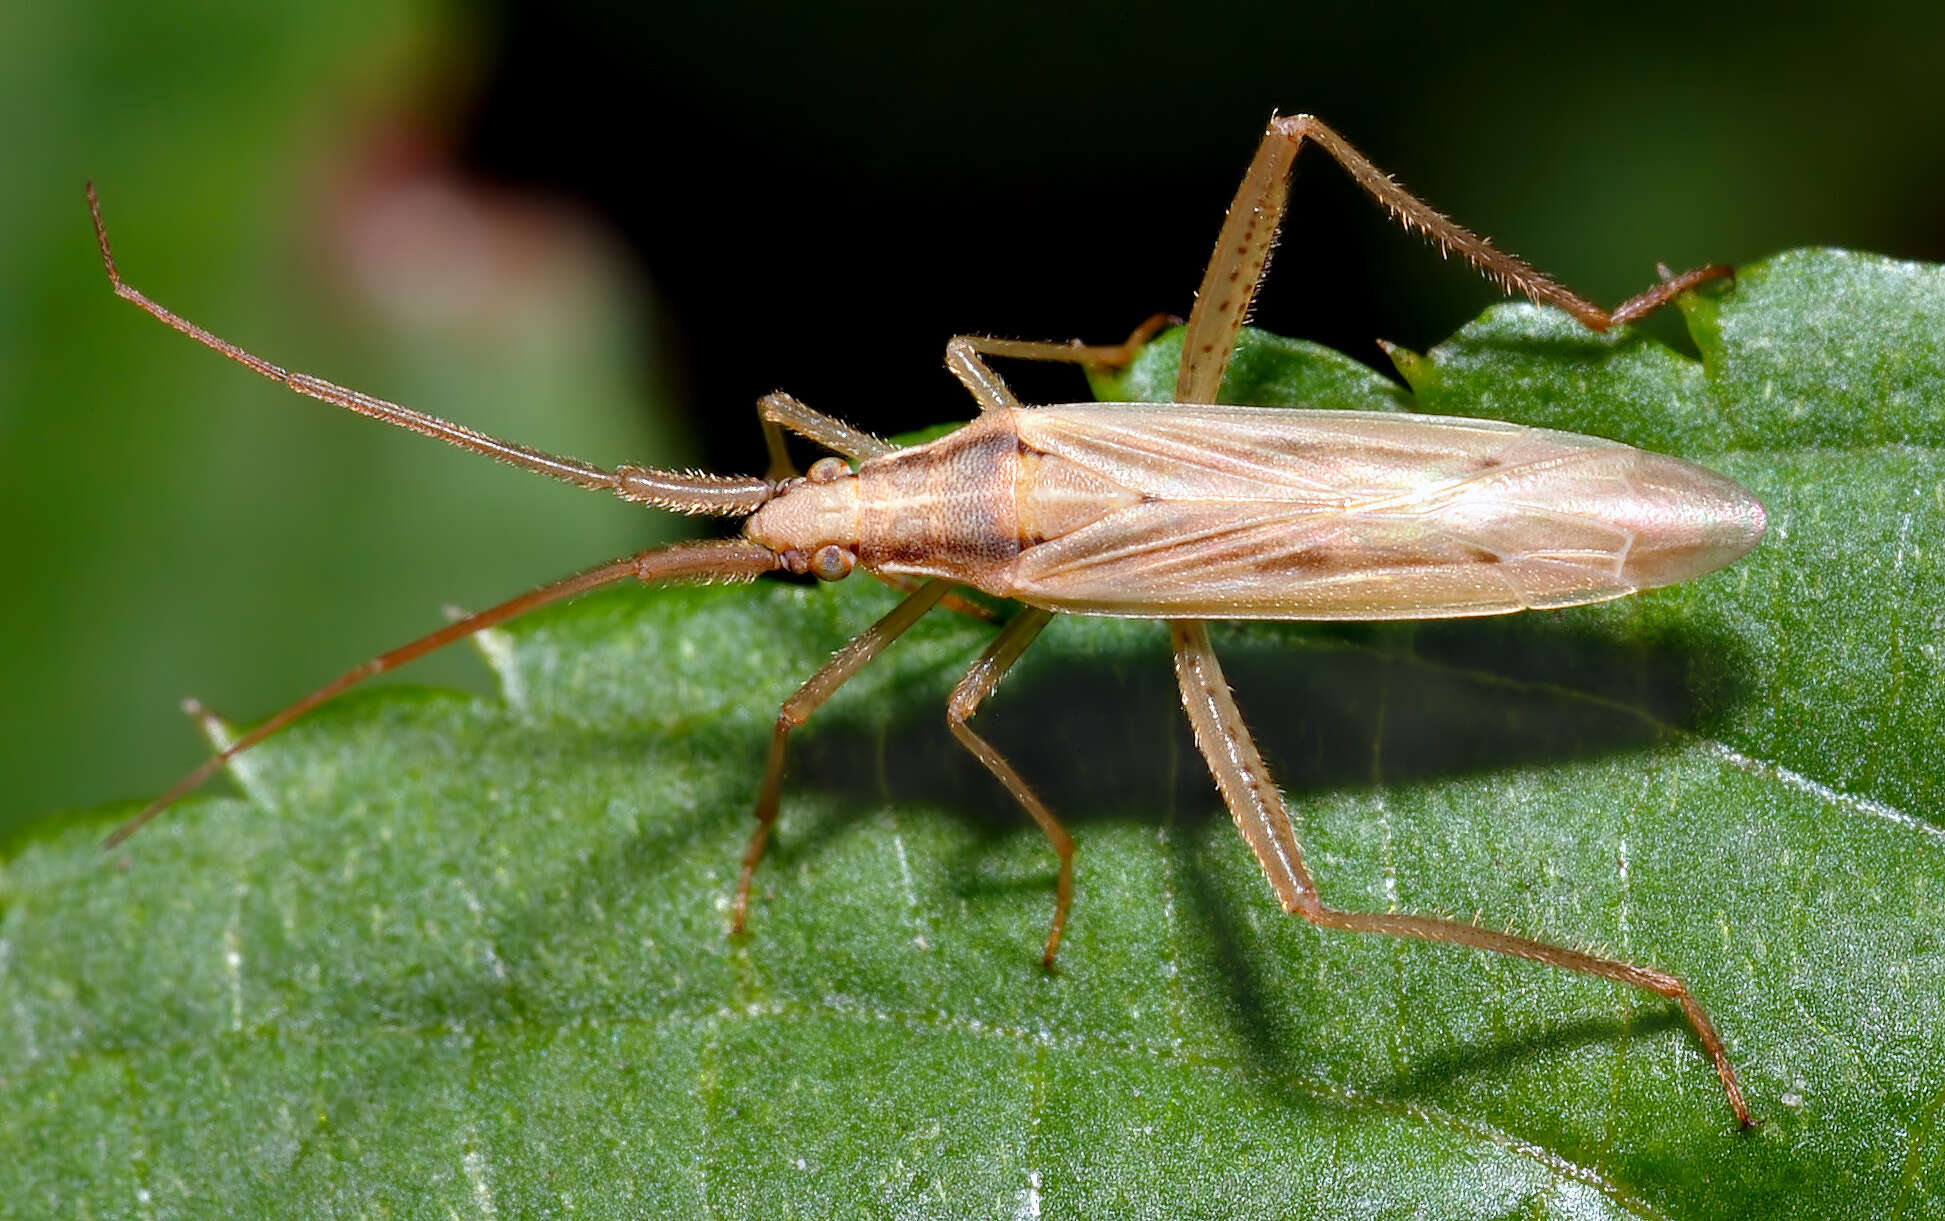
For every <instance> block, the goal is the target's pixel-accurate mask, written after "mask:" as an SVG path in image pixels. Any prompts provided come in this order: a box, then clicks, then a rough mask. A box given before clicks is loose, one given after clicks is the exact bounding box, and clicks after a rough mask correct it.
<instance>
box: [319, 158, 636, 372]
mask: <svg viewBox="0 0 1945 1221" xmlns="http://www.w3.org/2000/svg"><path fill="white" fill-rule="evenodd" d="M331 181H332V184H333V185H332V189H331V190H330V191H329V192H328V194H326V195H325V198H326V199H327V201H328V203H327V211H326V213H325V215H324V217H323V224H322V226H321V230H322V231H321V233H320V238H321V239H322V242H323V245H324V251H323V254H324V263H325V267H326V271H327V274H330V275H332V276H334V277H335V278H336V279H337V281H338V283H339V285H340V287H341V288H342V290H343V291H344V292H345V293H346V294H347V295H348V296H351V297H352V298H354V299H355V301H356V302H357V303H358V305H359V306H360V307H361V309H364V310H367V311H369V312H371V313H374V314H376V315H378V318H377V321H378V322H380V323H381V324H384V325H391V326H397V327H410V328H423V329H434V330H441V331H454V332H460V333H462V334H466V335H468V336H469V337H473V338H480V339H487V340H492V341H521V342H539V343H549V342H557V341H559V340H560V339H561V338H562V337H563V336H562V332H563V331H574V330H579V329H581V328H583V327H585V326H588V325H590V324H592V323H593V322H594V321H595V318H596V315H597V314H598V313H600V312H603V311H606V310H609V309H612V308H613V303H614V301H615V294H616V291H617V289H618V288H619V285H618V284H617V283H616V277H615V271H614V269H615V268H616V267H618V266H623V265H624V264H622V263H621V261H620V256H621V255H622V254H623V252H622V251H621V250H620V248H619V243H618V242H616V241H615V240H614V239H613V237H612V236H611V235H610V234H609V233H608V232H607V231H606V230H605V229H604V228H603V227H602V226H601V225H600V223H599V222H598V221H597V220H596V219H595V218H594V217H593V216H592V215H590V214H589V213H587V212H585V211H584V210H583V209H581V208H580V207H578V206H576V205H574V204H571V203H567V202H563V201H559V200H550V199H545V198H541V197H537V196H533V195H527V194H523V193H520V192H518V191H515V190H509V189H506V188H501V187H496V186H493V185H489V184H487V183H484V182H481V181H478V180H474V179H470V178H467V177H464V176H462V175H461V174H460V173H458V172H457V171H455V170H454V169H452V168H451V167H450V166H448V165H446V164H444V163H443V160H442V158H441V155H440V151H439V150H437V149H435V148H433V147H431V146H430V145H429V144H427V143H426V142H425V141H424V140H421V139H417V138H413V137H393V138H391V139H387V140H380V141H374V142H373V144H372V145H371V146H368V148H367V149H366V150H365V152H364V155H363V156H362V157H360V158H358V159H357V160H356V161H355V162H354V163H353V164H350V165H345V166H341V167H339V169H338V170H337V171H336V172H335V173H333V174H332V175H331Z"/></svg>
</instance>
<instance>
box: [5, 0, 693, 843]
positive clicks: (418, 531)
mask: <svg viewBox="0 0 1945 1221" xmlns="http://www.w3.org/2000/svg"><path fill="white" fill-rule="evenodd" d="M0 23H3V24H4V25H5V26H7V27H9V28H7V29H6V30H5V31H4V33H0V82H5V84H4V85H3V86H0V87H3V88H6V89H8V90H10V91H12V92H13V93H14V94H15V95H16V96H15V97H14V98H12V99H9V101H8V103H7V104H5V105H0V113H4V114H5V115H6V116H7V117H6V120H5V122H6V124H7V129H6V130H5V132H4V134H0V145H4V146H5V147H6V148H7V150H8V153H7V157H8V173H7V177H8V180H9V184H10V185H9V189H8V190H7V191H6V192H5V193H4V196H3V197H0V209H4V211H5V215H4V216H0V282H4V284H5V286H6V288H5V292H4V294H0V311H4V312H0V512H4V515H5V521H6V523H7V524H6V528H5V531H4V534H3V535H0V572H4V574H5V575H4V578H0V580H4V582H5V585H6V588H7V595H6V597H5V598H0V675H4V679H0V682H3V683H4V690H5V697H6V698H5V700H4V701H3V702H0V775H3V776H5V777H6V780H7V783H6V785H5V793H4V796H0V830H4V829H6V828H8V827H11V826H14V825H17V824H18V823H20V822H21V821H23V820H25V819H28V818H31V817H33V816H35V815H37V814H45V813H48V812H49V811H51V810H52V809H54V808H55V807H57V806H60V805H74V804H80V803H89V802H97V801H101V800H105V799H108V798H111V797H127V796H132V795H134V794H136V793H140V792H143V791H150V790H153V789H155V788H156V787H157V786H159V785H160V784H162V783H164V782H165V781H166V780H167V778H168V777H169V776H170V775H171V774H174V773H177V772H180V771H181V770H184V769H185V768H186V766H187V765H188V764H190V763H192V762H193V761H194V760H195V759H196V757H197V756H198V754H199V753H200V749H199V746H198V743H197V742H196V740H195V735H194V733H193V730H192V729H191V727H190V726H189V725H188V723H187V722H186V721H184V720H183V719H182V718H181V716H180V715H179V714H178V712H177V711H176V705H177V703H178V701H179V700H180V699H181V698H182V697H183V696H185V695H190V694H194V695H196V696H198V697H200V698H201V699H203V700H205V701H207V702H208V703H210V704H211V705H213V706H214V707H216V708H218V709H223V710H231V709H235V710H238V711H239V712H248V713H253V714H256V713H262V712H263V711H265V710H266V709H268V708H271V707H274V706H276V705H278V704H280V703H282V702H283V701H285V700H288V699H290V698H294V697H295V696H296V695H298V694H300V693H302V692H303V691H306V690H309V689H310V688H311V687H313V686H316V685H318V684H319V683H321V682H322V681H323V680H325V679H327V678H329V677H330V676H331V675H332V674H334V673H336V672H337V671H338V670H340V669H342V668H345V667H348V666H349V665H351V664H353V663H354V662H356V661H358V660H360V659H362V658H363V657H366V656H369V655H371V654H373V653H375V652H377V651H379V650H380V649H383V648H387V647H390V646H391V645H394V644H397V643H400V642H401V641H403V640H406V639H409V638H411V637H413V636H415V635H418V634H419V633H421V632H423V631H426V630H430V629H431V628H433V627H436V626H438V625H439V624H440V623H441V622H443V620H442V619H441V617H440V607H441V604H442V603H444V602H456V603H460V604H466V605H473V606H479V605H484V604H488V603H490V602H495V601H498V600H500V599H501V598H503V597H506V596H510V595H511V594H512V593H514V592H517V591H518V590H520V589H522V588H524V587H526V586H529V585H532V584H536V583H538V582H540V581H542V580H545V579H548V578H550V577H554V576H558V575H562V574H564V573H566V572H569V571H572V570H574V569H577V568H579V567H583V566H585V565H586V564H589V563H592V562H595V561H598V560H601V559H605V558H608V557H609V556H610V555H613V554H618V553H623V552H625V551H627V550H630V549H632V548H634V547H636V546H639V545H641V544H642V543H644V542H647V541H652V540H654V539H656V538H658V537H666V536H667V535H668V534H669V533H670V532H671V530H672V529H673V527H671V525H670V524H669V523H668V522H666V521H665V520H662V519H659V518H657V517H656V516H654V515H651V514H643V513H641V512H639V511H634V512H631V511H629V510H628V509H627V508H626V507H625V506H622V505H620V504H618V503H606V504H604V503H602V502H601V501H599V500H597V499H595V498H593V497H590V496H587V495H586V494H585V493H577V492H574V491H572V490H569V489H566V488H563V487H559V486H549V485H547V484H545V483H544V482H542V481H539V480H535V479H533V478H531V477H526V476H521V475H519V474H516V473H514V472H512V471H509V470H505V469H497V468H495V467H493V466H492V464H490V463H486V462H482V461H479V460H478V459H473V458H469V457H467V456H465V455H461V454H458V453H456V452H453V451H449V450H446V449H445V448H444V447H441V446H438V445H435V444H432V443H430V442H426V441H421V440H416V439H413V438H408V437H405V436H403V435H402V434H397V433H393V432H391V431H390V430H386V429H382V428H377V427H374V426H372V425H371V424H369V423H367V422H365V421H362V420H359V419H356V418H354V417H352V416H350V415H349V414H348V413H344V412H339V411H336V410H334V409H329V408H325V407H322V406H321V405H318V404H315V403H310V402H307V401H305V400H303V399H300V398H297V397H296V396H294V395H291V394H289V393H288V392H287V391H284V390H282V389H280V388H278V387H277V386H275V385H272V384H269V383H266V382H264V381H262V380H260V379H258V378H256V377H254V376H252V375H250V374H248V373H246V372H244V371H243V370H241V369H239V368H237V367H236V366H234V365H231V364H229V363H228V362H226V361H224V360H222V359H220V358H218V357H216V356H214V355H212V354H211V353H209V352H206V351H204V350H202V349H200V348H198V347H197V346H195V345H194V344H192V343H190V342H188V341H187V340H185V339H183V338H181V337H179V336H177V335H175V334H172V333H171V332H169V331H168V330H166V329H165V328H163V327H162V326H160V325H158V324H157V323H155V322H152V321H150V320H149V319H147V318H145V317H143V316H142V315H141V314H139V313H138V312H136V311H135V310H134V309H132V308H131V307H129V306H127V305H124V304H122V303H120V302H118V301H116V300H115V299H114V298H113V297H112V296H111V295H110V294H109V291H108V287H107V284H106V282H105V281H104V279H103V277H102V274H101V267H100V263H99V261H98V260H97V259H96V257H95V255H94V254H93V252H92V245H93V243H92V239H91V237H90V233H89V226H88V219H87V212H86V210H85V207H84V204H83V201H82V191H81V187H82V182H83V180H84V179H94V180H95V181H96V182H97V183H98V185H99V188H100V190H101V194H102V201H103V206H104V210H105V213H106V218H107V221H108V224H109V228H110V231H111V233H112V234H113V236H114V238H115V240H116V243H117V248H118V255H119V257H120V262H121V265H122V268H123V270H124V271H125V273H126V274H127V277H128V279H129V281H130V283H132V284H134V285H135V286H136V287H138V288H141V289H143V290H144V291H146V292H148V293H149V295H151V296H153V297H155V298H156V299H157V300H159V301H161V302H163V303H164V304H166V305H169V306H171V307H172V308H175V309H177V310H179V311H181V312H182V313H184V314H187V315H188V316H190V317H192V318H194V319H195V320H197V321H199V322H201V323H203V324H205V325H207V326H209V327H210V328H211V329H213V330H215V331H217V332H218V333H220V334H223V335H225V336H226V337H228V338H231V339H232V340H234V341H235V342H237V343H239V344H242V345H244V346H246V347H249V348H251V349H253V350H255V351H256V352H258V353H259V354H261V355H263V356H265V357H266V358H268V359H272V360H275V361H277V362H279V363H282V364H285V365H288V366H290V367H293V368H299V369H306V370H310V371H313V372H318V373H320V374H322V375H325V376H328V377H331V378H333V379H334V380H339V381H343V382H346V383H348V384H352V385H355V386H357V387H359V388H360V389H364V390H367V391H369V392H372V393H377V394H382V395H385V396H386V397H392V398H398V399H403V400H406V401H409V402H411V403H413V404H415V405H417V406H419V407H421V408H424V409H427V410H431V411H434V412H437V413H442V414H448V415H452V416H456V417H459V418H462V419H464V420H465V421H467V422H468V423H470V424H473V425H475V426H478V427H482V428H486V429H489V430H492V431H496V432H500V433H503V434H509V435H512V436H515V437H519V438H522V439H525V440H528V441H531V442H533V443H535V444H540V445H547V446H553V447H556V448H558V449H560V450H563V451H567V452H577V451H578V452H582V453H586V454H588V455H590V456H599V457H602V458H608V459H618V458H620V457H623V456H627V455H635V456H639V455H642V454H645V453H661V454H664V455H667V456H671V457H672V456H673V454H672V453H671V450H672V449H673V448H674V446H673V438H672V436H671V433H670V432H669V431H668V430H667V429H666V428H664V427H663V426H662V425H661V424H659V423H657V422H656V420H657V419H658V417H657V415H656V414H655V413H654V410H653V408H654V404H655V403H656V402H657V401H658V399H659V397H660V396H658V395H657V394H656V393H654V392H653V389H652V387H651V386H648V385H646V384H644V379H643V378H642V377H641V376H640V371H641V367H642V365H641V355H640V352H641V347H640V345H641V331H642V324H643V306H644V304H645V303H644V302H643V301H642V300H641V299H640V296H639V291H638V290H637V289H636V288H634V287H632V286H630V285H629V284H628V282H627V277H626V274H625V267H624V265H623V264H622V260H621V259H620V258H619V257H613V258H612V261H613V262H614V264H615V265H614V266H611V267H596V268H595V269H594V270H593V271H592V272H589V273H587V275H586V276H585V279H586V283H583V284H578V285H567V286H564V287H559V288H557V289H556V290H555V292H554V298H553V303H554V304H556V305H557V306H559V307H560V308H561V309H562V312H563V313H569V314H572V315H573V317H572V318H571V319H569V318H563V319H560V320H559V321H558V323H557V324H556V325H550V326H539V327H534V328H530V329H529V330H528V331H527V333H525V334H518V335H516V334H512V333H511V332H510V330H509V328H508V327H507V326H506V325H504V324H503V323H501V322H497V321H496V320H495V319H494V318H493V317H491V316H490V315H489V316H487V317H486V319H485V320H484V321H481V320H480V318H479V316H478V312H477V311H476V312H475V313H474V314H473V315H470V316H469V315H466V314H465V312H464V311H463V310H462V311H458V313H459V315H460V316H459V317H458V320H457V321H450V320H444V321H442V320H441V319H439V318H432V319H430V320H427V319H423V318H414V317H412V316H410V315H409V313H408V312H406V311H402V310H393V311H391V312H389V313H387V312H385V311H382V310H380V309H378V308H377V307H375V306H374V305H373V303H372V300H371V297H370V294H369V293H365V294H363V295H361V294H360V293H359V291H358V289H357V286H356V285H355V284H354V283H353V281H352V277H351V276H350V275H348V274H334V273H343V272H345V269H346V266H347V264H349V263H350V262H351V261H352V256H351V255H348V254H347V253H346V252H345V250H344V249H343V248H342V246H341V245H333V242H334V240H337V239H336V238H334V234H337V233H340V232H341V231H342V230H343V229H344V228H345V227H346V226H347V225H352V224H356V223H358V222H357V218H356V217H347V216H346V215H345V214H346V212H347V210H348V209H350V208H353V207H356V206H359V202H360V200H359V197H357V196H356V195H355V192H356V191H357V190H358V189H359V188H360V186H361V184H363V183H364V182H365V181H366V180H368V179H372V178H374V177H376V175H375V174H374V171H373V168H372V164H371V163H372V162H373V160H374V159H376V158H377V157H379V156H382V155H383V154H382V150H377V151H375V150H374V147H373V146H374V145H377V144H379V143H380V142H381V141H382V140H383V139H384V138H385V137H386V134H387V132H388V131H389V129H390V127H391V126H393V125H397V124H400V123H403V122H406V121H407V120H406V119H401V118H400V116H401V115H406V116H412V115H418V114H419V113H420V112H421V111H422V110H423V109H424V108H425V107H427V106H429V105H430V104H431V101H430V97H429V95H430V94H431V93H432V92H433V91H434V85H433V84H432V82H435V81H437V80H439V79H441V78H442V77H445V76H449V75H453V74H458V73H462V72H465V71H469V70H471V66H470V65H468V64H467V63H465V62H464V61H465V59H466V57H467V56H468V54H469V51H468V46H467V44H468V40H469V38H470V37H471V26H472V25H473V24H474V23H473V22H472V21H470V20H468V19H464V18H463V16H462V15H461V14H458V13H455V12H453V11H451V10H450V9H449V8H448V7H447V6H444V5H439V4H430V3H427V4H397V3H353V4H344V5H316V6H311V5H263V4H257V3H231V4H212V5H200V6H193V7H186V8H185V7H181V6H161V7H159V8H158V7H154V6H146V5H108V6H63V5H12V6H7V12H6V15H5V16H4V17H0ZM15 101H17V102H19V103H20V104H19V105H14V104H13V102H15ZM423 121H425V122H432V121H434V120H433V119H432V118H431V117H430V116H427V117H425V118H424V119H423ZM380 186H382V183H381V184H380ZM462 211H463V209H462ZM570 236H572V235H570ZM609 245H610V246H612V243H609ZM611 254H612V252H611ZM545 257H546V256H545V253H544V252H543V253H542V254H540V255H537V256H536V258H537V259H540V260H542V261H544V259H545ZM443 270H444V272H445V274H446V275H447V276H449V277H450V278H451V279H452V280H454V281H457V282H458V283H459V284H460V285H461V288H460V289H458V290H455V291H459V292H462V293H465V292H473V293H489V292H505V293H512V292H516V291H518V290H519V289H520V288H521V285H519V284H514V285H512V286H510V287H509V286H507V285H504V284H495V283H488V284H487V285H486V286H485V287H484V288H481V287H480V286H479V285H478V284H477V282H476V281H477V280H478V278H479V273H478V272H477V270H475V269H469V268H468V267H466V266H464V265H453V266H447V267H445V268H444V269H443ZM568 272H569V273H575V268H573V267H569V269H568ZM543 287H544V286H543ZM461 304H462V305H466V304H471V303H470V302H462V303H461ZM517 305H518V303H517V302H516V303H515V306H514V307H510V308H517ZM428 665H429V667H430V669H429V670H428V675H427V676H429V677H432V678H433V679H434V680H435V681H447V682H454V681H458V682H466V681H470V682H473V683H475V684H477V683H478V682H479V681H480V680H479V678H478V677H477V666H476V665H474V664H472V663H470V662H469V660H468V659H465V658H463V657H452V658H442V659H435V660H434V661H432V662H430V663H428Z"/></svg>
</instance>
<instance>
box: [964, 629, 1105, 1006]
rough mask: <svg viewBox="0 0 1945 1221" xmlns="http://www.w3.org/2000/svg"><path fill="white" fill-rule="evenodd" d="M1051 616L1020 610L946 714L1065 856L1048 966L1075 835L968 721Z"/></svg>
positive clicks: (1063, 915) (1066, 903)
mask: <svg viewBox="0 0 1945 1221" xmlns="http://www.w3.org/2000/svg"><path fill="white" fill-rule="evenodd" d="M1052 618H1053V612H1052V611H1044V610H1041V609H1040V608H1039V607H1036V606H1029V607H1028V608H1026V609H1025V610H1023V611H1021V612H1020V613H1019V614H1017V615H1015V616H1014V617H1013V621H1012V622H1011V623H1008V624H1007V625H1006V627H1005V628H1004V629H1003V630H1002V631H1001V632H1000V634H999V635H998V636H995V637H994V638H993V643H992V644H990V645H988V646H986V651H985V652H984V653H981V654H980V655H979V660H978V661H975V662H973V664H972V668H971V669H969V670H967V671H966V676H965V677H964V678H962V679H960V680H959V685H958V686H956V687H954V688H953V689H952V698H951V699H950V700H948V701H946V714H945V715H946V723H947V724H949V725H951V726H952V736H953V737H955V738H958V739H959V741H960V743H961V744H962V745H964V746H965V748H966V749H967V750H969V751H971V752H972V753H973V754H974V755H976V756H978V757H979V761H980V762H981V763H984V764H985V765H986V770H987V771H989V772H991V773H993V775H994V776H995V777H996V778H998V780H999V782H1000V783H1001V784H1003V785H1005V786H1006V791H1007V792H1009V793H1011V794H1013V800H1015V801H1017V802H1019V803H1020V804H1021V805H1022V806H1024V807H1025V808H1026V812H1027V813H1028V814H1029V815H1030V816H1032V818H1033V821H1034V822H1035V823H1037V824H1038V825H1039V827H1040V830H1041V831H1042V832H1044V833H1045V834H1046V836H1047V842H1048V843H1050V844H1052V845H1053V850H1054V855H1056V856H1058V857H1059V858H1060V879H1059V881H1058V882H1057V883H1056V885H1055V891H1054V922H1053V926H1052V927H1051V928H1049V929H1048V930H1047V948H1046V950H1045V951H1044V952H1042V954H1041V955H1040V962H1041V965H1043V966H1045V967H1048V968H1049V969H1051V968H1052V967H1053V965H1054V951H1055V950H1057V949H1059V948H1060V935H1061V933H1062V932H1064V931H1065V930H1066V928H1067V909H1068V908H1069V907H1071V906H1072V905H1073V902H1074V839H1073V837H1072V836H1070V835H1068V834H1067V828H1065V827H1063V826H1061V825H1060V820H1059V819H1057V818H1055V817H1054V815H1053V811H1052V810H1049V809H1048V808H1047V803H1046V802H1044V801H1041V800H1040V798H1039V796H1038V795H1036V794H1035V793H1034V791H1033V790H1032V789H1031V788H1028V787H1027V782H1026V781H1024V780H1022V779H1021V778H1020V773H1018V772H1016V771H1014V770H1013V765H1012V764H1011V763H1008V762H1007V761H1006V757H1005V756H1004V755H1001V754H1000V753H999V752H998V751H997V750H994V749H993V747H992V744H991V743H989V742H988V741H986V739H985V738H982V737H980V736H979V735H978V734H977V733H975V732H973V729H972V727H971V726H970V725H968V724H966V722H967V721H968V720H970V719H972V715H973V713H975V712H978V711H979V705H980V704H981V703H982V702H984V701H985V699H986V697H987V696H989V695H991V694H992V693H993V692H994V690H995V689H997V688H998V687H999V685H1000V680H1001V679H1003V678H1005V677H1006V672H1007V671H1008V670H1010V669H1012V668H1013V663H1014V662H1016V661H1018V660H1020V654H1022V653H1024V652H1026V651H1027V646H1028V645H1030V644H1032V643H1033V640H1034V637H1036V636H1038V635H1039V634H1040V629H1042V628H1044V627H1046V626H1047V622H1048V620H1050V619H1052Z"/></svg>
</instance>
